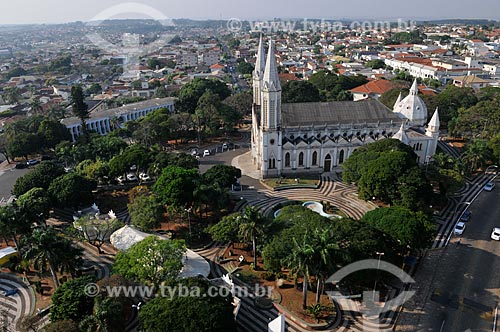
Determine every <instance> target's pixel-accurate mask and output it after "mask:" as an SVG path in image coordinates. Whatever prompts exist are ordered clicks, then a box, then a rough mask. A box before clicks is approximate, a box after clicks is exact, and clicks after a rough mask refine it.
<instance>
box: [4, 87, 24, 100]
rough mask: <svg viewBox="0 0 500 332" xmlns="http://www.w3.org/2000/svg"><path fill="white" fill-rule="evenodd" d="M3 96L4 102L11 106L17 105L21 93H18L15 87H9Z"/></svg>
mask: <svg viewBox="0 0 500 332" xmlns="http://www.w3.org/2000/svg"><path fill="white" fill-rule="evenodd" d="M4 96H5V99H6V100H5V101H7V102H9V103H12V104H18V103H19V100H20V99H21V91H19V88H17V87H9V88H6V89H5V94H4Z"/></svg>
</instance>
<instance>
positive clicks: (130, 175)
mask: <svg viewBox="0 0 500 332" xmlns="http://www.w3.org/2000/svg"><path fill="white" fill-rule="evenodd" d="M127 180H128V181H131V182H132V181H137V176H135V174H133V173H128V174H127Z"/></svg>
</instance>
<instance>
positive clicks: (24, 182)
mask: <svg viewBox="0 0 500 332" xmlns="http://www.w3.org/2000/svg"><path fill="white" fill-rule="evenodd" d="M63 174H65V172H64V169H63V168H62V166H61V165H58V164H57V163H55V162H53V161H42V162H41V163H40V164H39V165H38V166H36V167H35V169H33V170H32V171H31V172H29V173H26V174H25V175H23V176H21V177H20V178H18V179H17V180H16V183H15V184H14V188H13V189H12V194H13V195H15V196H17V197H19V196H21V195H22V194H24V193H26V192H27V191H29V190H30V189H33V188H42V189H45V190H47V189H48V188H49V186H50V183H51V182H52V180H53V179H54V178H57V177H59V176H61V175H63Z"/></svg>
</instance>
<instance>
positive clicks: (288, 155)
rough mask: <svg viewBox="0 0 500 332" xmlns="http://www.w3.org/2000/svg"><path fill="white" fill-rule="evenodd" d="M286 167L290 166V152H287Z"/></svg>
mask: <svg viewBox="0 0 500 332" xmlns="http://www.w3.org/2000/svg"><path fill="white" fill-rule="evenodd" d="M285 167H290V153H289V152H287V153H286V154H285Z"/></svg>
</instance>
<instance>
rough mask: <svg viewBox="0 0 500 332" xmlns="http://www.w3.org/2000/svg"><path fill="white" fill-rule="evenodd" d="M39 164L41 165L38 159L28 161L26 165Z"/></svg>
mask: <svg viewBox="0 0 500 332" xmlns="http://www.w3.org/2000/svg"><path fill="white" fill-rule="evenodd" d="M38 163H40V161H39V160H37V159H30V160H28V161H27V162H26V165H28V166H33V165H36V164H38Z"/></svg>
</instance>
